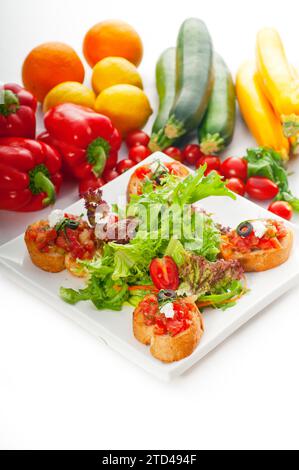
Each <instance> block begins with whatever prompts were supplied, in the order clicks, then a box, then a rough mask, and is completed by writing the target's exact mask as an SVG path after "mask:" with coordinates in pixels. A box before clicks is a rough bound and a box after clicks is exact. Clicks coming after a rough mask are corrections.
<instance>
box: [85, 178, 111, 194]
mask: <svg viewBox="0 0 299 470" xmlns="http://www.w3.org/2000/svg"><path fill="white" fill-rule="evenodd" d="M104 184H105V181H104V179H103V178H101V177H99V178H96V177H94V178H89V179H87V180H82V181H80V183H79V196H80V197H82V196H83V194H84V193H86V192H87V191H88V190H89V189H92V190H95V189H98V188H101V187H102V186H103V185H104Z"/></svg>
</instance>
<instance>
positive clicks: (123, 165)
mask: <svg viewBox="0 0 299 470" xmlns="http://www.w3.org/2000/svg"><path fill="white" fill-rule="evenodd" d="M135 165H136V162H134V161H133V160H130V159H129V158H125V159H124V160H121V161H120V162H118V164H117V165H116V171H117V172H118V173H119V174H120V175H121V174H122V173H124V172H125V171H127V170H129V169H130V168H132V167H133V166H135Z"/></svg>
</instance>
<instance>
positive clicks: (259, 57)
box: [256, 28, 299, 137]
mask: <svg viewBox="0 0 299 470" xmlns="http://www.w3.org/2000/svg"><path fill="white" fill-rule="evenodd" d="M256 64H257V70H258V72H259V75H260V77H261V82H262V86H263V90H264V93H265V94H266V96H267V97H268V99H269V101H270V103H271V104H272V106H273V108H274V110H275V112H276V113H277V115H278V117H279V118H280V119H281V121H282V122H283V127H284V133H285V135H286V136H287V137H290V136H292V135H294V134H296V133H297V132H298V129H299V80H298V77H297V76H296V74H295V73H294V69H293V67H292V65H290V64H289V62H288V60H287V57H286V54H285V50H284V47H283V44H282V41H281V38H280V36H279V34H278V32H277V31H276V30H275V29H272V28H264V29H262V30H260V31H259V32H258V34H257V41H256Z"/></svg>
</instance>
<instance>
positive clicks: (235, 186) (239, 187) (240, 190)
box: [226, 178, 245, 196]
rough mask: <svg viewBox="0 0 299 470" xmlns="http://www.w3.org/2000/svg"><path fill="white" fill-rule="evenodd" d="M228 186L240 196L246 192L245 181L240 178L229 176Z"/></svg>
mask: <svg viewBox="0 0 299 470" xmlns="http://www.w3.org/2000/svg"><path fill="white" fill-rule="evenodd" d="M226 187H227V188H228V189H230V190H231V191H233V192H234V193H236V194H240V196H244V194H245V183H244V181H242V180H240V178H229V179H228V181H227V183H226Z"/></svg>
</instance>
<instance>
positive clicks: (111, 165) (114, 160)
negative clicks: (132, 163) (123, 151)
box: [105, 152, 118, 170]
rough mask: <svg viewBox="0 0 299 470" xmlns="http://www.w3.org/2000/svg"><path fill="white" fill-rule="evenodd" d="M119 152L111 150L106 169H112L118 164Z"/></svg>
mask: <svg viewBox="0 0 299 470" xmlns="http://www.w3.org/2000/svg"><path fill="white" fill-rule="evenodd" d="M117 158H118V152H110V155H109V157H108V158H107V161H106V165H105V170H112V168H114V167H115V165H116V164H117Z"/></svg>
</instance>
